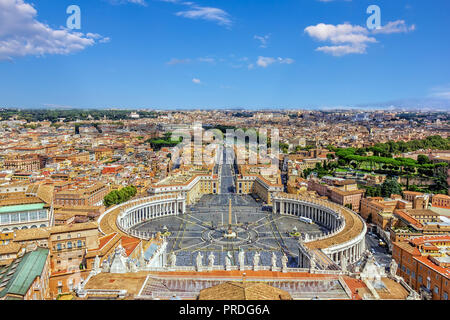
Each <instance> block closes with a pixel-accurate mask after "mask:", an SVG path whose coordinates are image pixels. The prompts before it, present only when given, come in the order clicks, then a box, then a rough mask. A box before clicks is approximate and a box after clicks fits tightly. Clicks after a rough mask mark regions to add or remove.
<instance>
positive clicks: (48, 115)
mask: <svg viewBox="0 0 450 320" xmlns="http://www.w3.org/2000/svg"><path fill="white" fill-rule="evenodd" d="M130 112H131V110H91V109H89V110H82V109H62V110H47V109H29V110H18V109H1V110H0V118H2V119H4V120H9V119H11V118H12V117H14V116H16V117H17V119H19V120H21V119H24V120H26V121H27V122H37V121H51V122H58V121H59V120H60V119H61V118H64V122H72V121H76V120H92V119H93V120H102V119H104V118H105V117H106V119H108V120H124V119H130V117H129V115H130ZM135 112H136V113H137V114H139V116H140V117H141V118H157V117H158V114H157V113H156V112H154V111H135Z"/></svg>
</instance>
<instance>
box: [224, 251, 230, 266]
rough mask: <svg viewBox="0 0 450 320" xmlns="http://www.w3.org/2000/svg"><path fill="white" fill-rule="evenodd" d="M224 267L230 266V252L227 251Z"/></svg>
mask: <svg viewBox="0 0 450 320" xmlns="http://www.w3.org/2000/svg"><path fill="white" fill-rule="evenodd" d="M225 266H226V267H230V266H231V252H230V251H228V253H227V255H226V256H225Z"/></svg>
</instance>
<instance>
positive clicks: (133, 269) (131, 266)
mask: <svg viewBox="0 0 450 320" xmlns="http://www.w3.org/2000/svg"><path fill="white" fill-rule="evenodd" d="M128 270H129V271H130V272H138V268H137V266H136V263H134V261H130V263H129V268H128Z"/></svg>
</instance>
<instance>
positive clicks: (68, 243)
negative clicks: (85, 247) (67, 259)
mask: <svg viewBox="0 0 450 320" xmlns="http://www.w3.org/2000/svg"><path fill="white" fill-rule="evenodd" d="M67 249H72V242H70V241H69V242H67Z"/></svg>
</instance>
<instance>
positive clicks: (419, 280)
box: [417, 276, 422, 284]
mask: <svg viewBox="0 0 450 320" xmlns="http://www.w3.org/2000/svg"><path fill="white" fill-rule="evenodd" d="M417 281H418V282H419V284H421V283H422V276H419V277H418V278H417Z"/></svg>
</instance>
